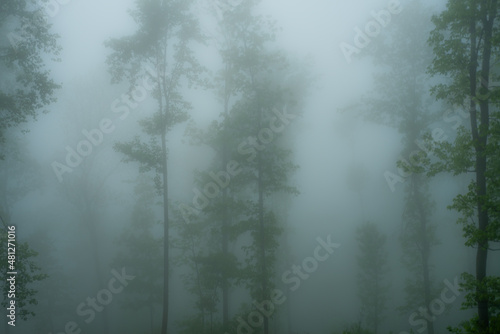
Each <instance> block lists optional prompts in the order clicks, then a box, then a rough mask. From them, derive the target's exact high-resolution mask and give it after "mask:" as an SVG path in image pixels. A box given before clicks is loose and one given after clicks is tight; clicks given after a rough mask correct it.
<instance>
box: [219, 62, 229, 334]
mask: <svg viewBox="0 0 500 334" xmlns="http://www.w3.org/2000/svg"><path fill="white" fill-rule="evenodd" d="M229 98H230V91H229V65H227V64H226V76H225V79H224V117H228V113H229ZM222 145H223V147H222V169H221V170H224V169H225V168H226V165H227V160H228V158H227V150H228V149H227V147H226V146H227V142H226V140H224V142H223V144H222ZM227 192H228V189H227V187H224V190H223V191H222V203H224V204H223V208H222V210H223V212H222V231H221V232H222V254H223V255H224V256H227V255H228V253H229V236H228V226H229V217H228V212H227V200H228V194H227ZM228 325H229V282H228V277H227V275H226V272H224V273H223V276H222V329H223V330H224V331H226V330H227V329H228Z"/></svg>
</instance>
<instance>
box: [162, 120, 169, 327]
mask: <svg viewBox="0 0 500 334" xmlns="http://www.w3.org/2000/svg"><path fill="white" fill-rule="evenodd" d="M165 132H166V129H165V125H164V127H163V132H162V135H161V153H162V164H163V221H164V225H163V316H162V325H161V334H167V328H168V296H169V291H168V283H169V282H168V281H169V220H168V182H167V175H168V173H167V172H168V170H167V143H166V133H165Z"/></svg>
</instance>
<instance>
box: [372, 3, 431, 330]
mask: <svg viewBox="0 0 500 334" xmlns="http://www.w3.org/2000/svg"><path fill="white" fill-rule="evenodd" d="M430 16H431V15H430V12H429V10H428V9H426V8H425V7H424V5H423V4H422V3H421V2H420V1H418V0H413V1H411V2H409V3H407V4H405V7H404V10H403V12H402V13H401V14H399V15H398V16H397V17H393V19H398V20H400V21H399V22H398V24H397V25H392V24H391V25H390V26H388V27H387V28H386V29H387V31H386V33H385V34H384V36H381V37H380V38H379V39H378V40H377V41H374V43H371V44H370V46H369V48H370V49H371V53H368V54H370V55H371V56H372V57H373V60H374V63H375V64H376V65H378V66H379V68H380V71H378V72H377V73H376V75H375V76H374V77H375V82H376V83H377V85H376V88H375V90H374V92H373V94H371V95H370V96H369V97H367V98H365V99H364V101H363V102H364V106H366V107H365V108H364V111H365V113H364V114H365V115H366V117H367V118H368V119H369V120H372V121H375V122H378V123H382V124H386V125H389V126H392V127H394V128H396V129H397V130H398V131H399V132H400V133H401V134H402V145H403V148H402V150H401V158H400V161H398V162H397V165H398V166H399V168H400V171H403V173H402V174H403V175H404V177H402V176H400V175H397V174H395V173H392V172H390V171H387V172H385V173H384V177H385V179H386V181H387V183H388V185H389V188H390V190H391V191H393V192H395V191H396V190H397V189H396V187H398V186H400V184H403V185H404V192H405V204H404V210H403V215H402V222H403V226H404V227H403V229H402V234H401V237H400V241H401V247H402V249H403V256H402V261H403V264H405V265H406V267H407V268H408V271H409V273H410V275H409V278H408V279H407V280H406V283H405V292H406V300H405V305H403V306H402V307H401V308H400V309H401V311H402V312H407V311H411V310H413V309H414V308H415V307H419V306H421V305H429V304H430V303H431V301H432V300H433V298H434V297H433V296H434V289H433V284H432V282H433V280H432V265H431V258H432V257H431V256H432V249H433V247H435V246H436V245H437V240H436V236H435V227H434V224H433V222H432V209H433V201H432V196H431V193H430V191H429V189H428V184H429V178H428V177H426V176H425V175H422V174H421V173H422V160H423V159H424V157H425V155H426V150H423V149H422V147H423V141H424V135H425V133H426V131H427V129H428V127H429V126H430V125H431V124H433V122H435V121H436V119H437V115H436V113H435V112H434V107H433V106H432V104H430V99H429V93H428V89H429V83H428V78H427V77H426V69H427V66H428V65H429V64H430V62H431V60H432V58H431V56H432V52H431V51H432V50H431V49H430V48H429V46H428V45H427V36H428V35H427V32H426V31H425V30H422V22H425V21H429V19H430ZM424 26H425V25H424ZM425 321H426V327H427V331H428V333H430V334H433V333H434V325H433V322H432V321H431V320H430V319H429V318H426V319H425Z"/></svg>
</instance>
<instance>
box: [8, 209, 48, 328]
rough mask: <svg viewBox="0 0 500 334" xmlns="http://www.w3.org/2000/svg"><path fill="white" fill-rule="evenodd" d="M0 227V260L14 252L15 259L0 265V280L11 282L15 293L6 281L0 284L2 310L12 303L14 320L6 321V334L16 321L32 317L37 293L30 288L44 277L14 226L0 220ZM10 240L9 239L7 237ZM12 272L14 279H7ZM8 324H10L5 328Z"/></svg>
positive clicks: (32, 251)
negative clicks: (11, 250) (13, 280)
mask: <svg viewBox="0 0 500 334" xmlns="http://www.w3.org/2000/svg"><path fill="white" fill-rule="evenodd" d="M0 220H1V223H2V226H1V227H0V243H1V244H2V245H4V246H8V247H2V249H0V256H2V257H3V258H4V259H9V260H11V259H10V258H8V255H10V254H11V253H10V252H9V253H8V250H9V249H12V248H14V249H15V258H14V259H13V261H12V262H10V261H9V262H7V261H2V262H1V263H0V273H1V274H2V277H6V278H7V279H10V278H11V277H14V279H15V289H13V290H11V286H10V284H9V283H10V281H9V280H6V282H2V302H1V305H2V307H4V308H7V307H11V304H10V301H14V302H15V308H16V310H15V318H7V319H8V321H6V322H5V323H4V324H5V332H6V333H9V329H10V326H15V325H16V321H17V320H19V319H21V320H24V321H26V320H27V319H28V318H29V317H32V316H34V315H35V313H34V312H33V310H32V309H31V307H32V305H36V304H37V303H38V300H37V299H36V294H37V290H36V289H35V288H34V284H36V283H37V282H38V281H42V280H44V279H46V278H47V275H46V274H44V273H42V271H41V268H40V266H39V265H38V264H37V262H36V257H37V255H38V253H37V252H36V251H34V250H33V249H32V248H31V247H30V246H29V245H28V243H27V242H20V241H19V239H18V235H17V233H16V228H15V226H14V225H10V224H8V223H7V222H6V221H5V220H3V218H2V217H0ZM11 236H12V237H11ZM12 271H14V272H16V274H15V275H14V276H12V275H9V274H8V273H9V272H12ZM9 322H10V323H11V324H9Z"/></svg>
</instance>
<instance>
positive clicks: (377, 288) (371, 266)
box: [356, 222, 389, 334]
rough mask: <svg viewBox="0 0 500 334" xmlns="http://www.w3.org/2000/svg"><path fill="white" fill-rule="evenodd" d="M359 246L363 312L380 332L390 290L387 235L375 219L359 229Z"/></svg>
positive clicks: (369, 325) (370, 326) (357, 232)
mask: <svg viewBox="0 0 500 334" xmlns="http://www.w3.org/2000/svg"><path fill="white" fill-rule="evenodd" d="M356 237H357V242H358V248H359V256H358V258H357V260H358V267H359V273H358V294H359V298H360V300H361V305H362V308H361V312H362V315H363V316H364V319H366V320H365V322H366V324H367V325H368V327H369V328H370V329H371V330H372V332H373V333H375V334H377V333H378V330H379V328H380V324H381V323H382V321H383V319H384V311H385V309H386V307H387V306H386V302H387V292H388V290H389V286H388V285H387V282H385V275H386V274H387V270H388V268H387V251H386V249H385V245H386V241H387V238H386V236H385V235H383V234H381V233H380V231H379V230H378V227H377V225H375V224H374V223H370V222H367V223H364V224H363V225H361V226H360V227H358V229H357V230H356Z"/></svg>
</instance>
